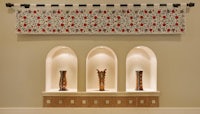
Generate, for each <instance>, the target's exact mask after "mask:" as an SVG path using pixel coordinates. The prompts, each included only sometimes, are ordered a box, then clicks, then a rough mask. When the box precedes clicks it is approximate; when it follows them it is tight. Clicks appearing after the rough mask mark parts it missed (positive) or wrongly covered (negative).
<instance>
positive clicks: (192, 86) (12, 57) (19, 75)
mask: <svg viewBox="0 0 200 114" xmlns="http://www.w3.org/2000/svg"><path fill="white" fill-rule="evenodd" d="M67 1H70V0H67ZM6 2H13V3H146V2H148V3H160V0H126V1H125V0H110V1H108V0H101V1H99V0H73V1H71V2H66V0H59V1H57V0H38V1H37V0H28V1H27V0H1V1H0V107H40V106H42V91H44V88H45V58H46V55H47V53H48V51H50V50H51V49H52V48H53V47H55V46H58V45H65V46H68V47H71V48H72V49H73V50H74V51H75V52H76V54H77V56H78V65H79V66H78V76H79V80H78V81H79V85H78V88H79V91H84V90H85V74H86V71H85V63H86V62H85V59H86V56H87V53H88V52H89V51H90V50H91V49H92V48H93V47H95V46H99V45H105V46H108V47H110V48H112V49H113V50H114V51H115V52H116V54H117V58H118V64H119V66H118V69H119V71H118V80H119V81H118V84H119V85H120V86H118V87H119V88H118V89H119V91H123V90H125V78H124V77H125V75H126V73H125V71H126V69H125V59H126V55H127V53H128V52H129V51H130V50H131V49H132V48H133V47H135V46H138V45H143V46H147V47H150V48H151V49H152V50H153V51H154V52H155V54H156V56H157V59H158V90H159V91H161V95H160V106H161V107H200V98H199V96H200V89H199V87H200V83H199V81H200V60H199V59H200V52H199V49H200V45H199V44H200V38H199V36H200V30H199V28H198V27H200V22H199V20H200V15H199V11H200V7H199V6H198V5H199V3H200V1H199V0H192V2H195V3H196V6H195V7H193V8H191V9H190V11H189V12H188V13H187V16H186V24H187V27H186V28H187V31H186V33H185V34H183V35H113V36H111V35H16V34H15V13H14V11H13V10H10V9H9V8H6V7H5V3H6ZM168 2H174V3H177V2H188V0H162V3H168Z"/></svg>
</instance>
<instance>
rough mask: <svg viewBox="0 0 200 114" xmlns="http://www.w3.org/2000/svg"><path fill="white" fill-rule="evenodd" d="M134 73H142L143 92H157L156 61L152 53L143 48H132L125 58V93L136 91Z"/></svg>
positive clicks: (148, 49)
mask: <svg viewBox="0 0 200 114" xmlns="http://www.w3.org/2000/svg"><path fill="white" fill-rule="evenodd" d="M136 71H143V77H142V78H143V79H142V81H143V91H142V92H148V91H149V92H155V91H157V59H156V55H155V54H154V52H153V51H152V50H151V49H150V48H148V47H145V46H138V47H135V48H133V49H132V50H131V51H130V52H129V53H128V55H127V58H126V91H127V92H135V91H137V90H136Z"/></svg>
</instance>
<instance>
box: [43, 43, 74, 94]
mask: <svg viewBox="0 0 200 114" xmlns="http://www.w3.org/2000/svg"><path fill="white" fill-rule="evenodd" d="M60 71H66V78H67V91H62V92H77V75H78V73H77V71H78V61H77V56H76V54H75V52H74V51H73V50H72V49H71V48H69V47H66V46H58V47H55V48H53V49H52V50H51V51H50V52H49V53H48V55H47V57H46V88H45V92H59V86H58V85H59V80H60Z"/></svg>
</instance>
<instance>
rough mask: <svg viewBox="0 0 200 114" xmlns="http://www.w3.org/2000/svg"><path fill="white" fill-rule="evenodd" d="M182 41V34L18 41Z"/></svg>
mask: <svg viewBox="0 0 200 114" xmlns="http://www.w3.org/2000/svg"><path fill="white" fill-rule="evenodd" d="M181 39H182V35H181V34H141V35H119V34H112V35H111V34H110V35H102V34H94V35H85V34H84V35H79V34H77V35H76V34H73V35H58V34H48V35H36V34H31V35H29V34H23V35H22V34H18V35H17V41H19V42H22V41H65V40H66V41H70V40H73V41H76V40H78V41H80V40H84V41H88V40H89V41H113V40H115V41H172V42H174V41H176V42H179V41H181Z"/></svg>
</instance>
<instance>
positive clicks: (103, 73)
mask: <svg viewBox="0 0 200 114" xmlns="http://www.w3.org/2000/svg"><path fill="white" fill-rule="evenodd" d="M97 73H98V77H99V91H105V76H106V69H105V70H103V71H99V70H98V69H97Z"/></svg>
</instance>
